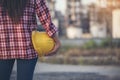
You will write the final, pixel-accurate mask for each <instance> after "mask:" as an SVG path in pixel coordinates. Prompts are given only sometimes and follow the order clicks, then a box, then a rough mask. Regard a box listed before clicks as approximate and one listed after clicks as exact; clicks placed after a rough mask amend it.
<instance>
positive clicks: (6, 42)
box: [0, 0, 57, 59]
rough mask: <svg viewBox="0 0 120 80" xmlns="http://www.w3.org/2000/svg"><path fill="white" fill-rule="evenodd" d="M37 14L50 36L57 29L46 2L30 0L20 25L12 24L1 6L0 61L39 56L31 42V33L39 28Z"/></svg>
mask: <svg viewBox="0 0 120 80" xmlns="http://www.w3.org/2000/svg"><path fill="white" fill-rule="evenodd" d="M36 14H37V15H38V18H39V20H40V22H41V24H42V26H43V27H44V28H45V30H46V32H47V33H48V35H49V36H53V35H54V34H55V33H56V31H57V29H56V27H55V26H54V24H53V23H52V22H51V16H50V13H49V10H48V8H47V6H46V2H45V0H35V1H34V0H30V2H29V3H28V4H27V7H26V8H25V10H24V15H23V16H22V17H21V20H20V22H19V24H17V25H15V24H12V21H11V19H10V17H9V16H8V15H7V14H6V12H5V11H3V10H2V7H1V6H0V59H32V58H36V57H37V56H38V55H37V53H36V51H35V50H34V48H33V45H32V42H31V32H32V30H33V29H34V28H36V27H37V20H36Z"/></svg>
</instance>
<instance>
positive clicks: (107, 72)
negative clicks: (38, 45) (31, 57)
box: [12, 0, 120, 80]
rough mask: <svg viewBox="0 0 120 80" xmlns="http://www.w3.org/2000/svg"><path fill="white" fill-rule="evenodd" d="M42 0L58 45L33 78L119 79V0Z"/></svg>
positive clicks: (39, 61)
mask: <svg viewBox="0 0 120 80" xmlns="http://www.w3.org/2000/svg"><path fill="white" fill-rule="evenodd" d="M46 1H47V6H48V7H49V10H50V13H51V16H52V21H53V23H54V24H55V25H56V27H57V28H58V29H59V32H58V36H59V38H60V41H61V43H62V46H61V48H60V50H59V52H58V53H57V54H56V55H54V56H50V57H44V58H39V60H38V63H37V66H36V70H35V76H34V80H120V77H119V76H120V68H119V65H120V0H46ZM37 21H38V26H39V27H41V24H40V21H39V20H38V18H37ZM13 74H14V72H13ZM14 76H15V74H14V75H13V76H12V77H14Z"/></svg>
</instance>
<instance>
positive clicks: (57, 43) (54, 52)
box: [46, 36, 61, 56]
mask: <svg viewBox="0 0 120 80" xmlns="http://www.w3.org/2000/svg"><path fill="white" fill-rule="evenodd" d="M53 39H54V41H55V46H54V48H53V50H52V51H50V52H49V53H48V54H47V55H46V56H52V55H55V54H56V53H57V52H58V50H59V48H60V46H61V43H60V41H59V39H58V37H57V36H55V37H53Z"/></svg>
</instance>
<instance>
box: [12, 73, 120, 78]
mask: <svg viewBox="0 0 120 80" xmlns="http://www.w3.org/2000/svg"><path fill="white" fill-rule="evenodd" d="M11 80H16V75H15V72H14V73H13V74H12V76H11ZM33 80H120V77H119V76H116V77H115V76H114V77H109V76H104V75H99V74H96V73H68V72H64V73H62V72H60V73H55V72H53V73H52V72H51V73H39V74H35V75H34V78H33Z"/></svg>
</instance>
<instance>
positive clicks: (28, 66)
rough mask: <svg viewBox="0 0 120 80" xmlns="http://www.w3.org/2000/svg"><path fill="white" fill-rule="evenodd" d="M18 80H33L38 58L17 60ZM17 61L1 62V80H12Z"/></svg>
mask: <svg viewBox="0 0 120 80" xmlns="http://www.w3.org/2000/svg"><path fill="white" fill-rule="evenodd" d="M16 61H17V80H32V78H33V73H34V69H35V65H36V62H37V58H35V59H30V60H27V59H17V60H16ZM14 62H15V59H11V60H0V80H10V75H11V72H12V68H13V65H14Z"/></svg>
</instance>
